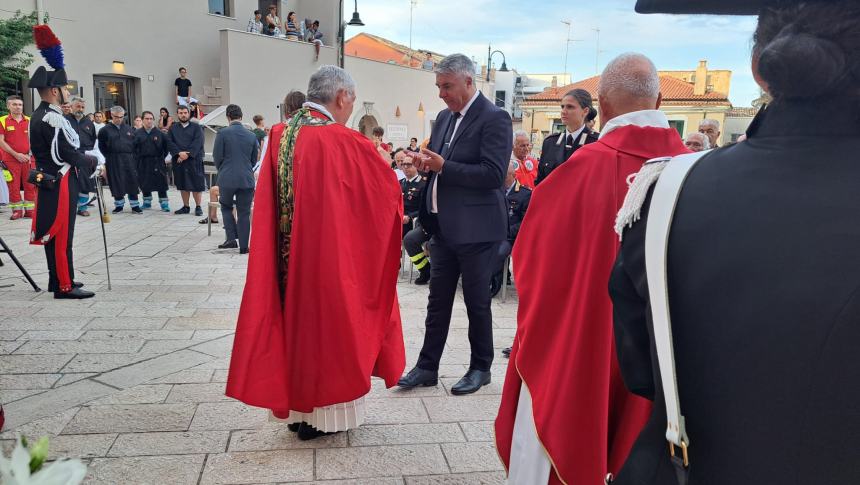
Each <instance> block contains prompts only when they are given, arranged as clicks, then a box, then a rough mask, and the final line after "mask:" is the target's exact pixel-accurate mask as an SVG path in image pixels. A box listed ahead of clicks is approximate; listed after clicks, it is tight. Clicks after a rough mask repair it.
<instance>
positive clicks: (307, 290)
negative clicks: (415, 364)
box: [227, 124, 406, 413]
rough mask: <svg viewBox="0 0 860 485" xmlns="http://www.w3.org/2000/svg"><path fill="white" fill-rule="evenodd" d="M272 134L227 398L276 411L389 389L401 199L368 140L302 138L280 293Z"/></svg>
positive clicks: (337, 135) (276, 131)
mask: <svg viewBox="0 0 860 485" xmlns="http://www.w3.org/2000/svg"><path fill="white" fill-rule="evenodd" d="M283 132H284V125H283V124H280V125H275V126H274V127H273V128H272V131H271V133H270V135H269V136H270V137H271V138H270V139H271V142H270V143H269V149H268V151H267V152H266V154H265V158H264V159H263V163H262V166H261V171H260V179H259V182H258V184H257V192H256V195H255V197H254V216H253V222H252V231H251V244H250V260H249V262H248V274H247V279H246V283H245V292H244V294H243V296H242V305H241V308H240V310H239V321H238V323H237V326H236V337H235V341H234V344H233V355H232V358H231V361H230V372H229V375H228V377H227V395H228V396H230V397H233V398H236V399H238V400H240V401H242V402H244V403H246V404H249V405H252V406H259V407H263V408H268V409H272V410H275V411H279V412H280V413H285V412H288V411H289V410H294V411H301V412H311V411H312V410H313V408H315V407H323V406H328V405H331V404H336V403H342V402H348V401H353V400H355V399H358V398H359V397H361V396H363V395H365V394H367V393H368V392H369V391H370V376H371V375H373V376H378V377H382V378H383V379H385V383H386V385H387V386H388V387H391V386H394V385H395V384H396V383H397V380H398V379H399V378H400V376H401V375H402V373H403V368H404V367H405V365H406V353H405V350H404V347H403V333H402V330H401V326H400V311H399V309H398V302H397V293H396V285H397V272H398V270H399V269H398V268H399V264H400V234H401V230H402V225H401V221H402V213H403V197H402V194H401V192H400V186H399V184H398V183H397V176H396V175H395V174H394V172H393V171H392V170H391V168H390V167H389V166H388V164H387V163H385V162H384V161H383V160H382V159H381V157H380V156H379V154H378V153H377V151H376V148H375V147H374V146H373V143H371V142H370V140H368V139H367V138H365V137H364V136H362V135H361V134H360V133H358V132H356V131H354V130H351V129H349V128H346V127H344V126H342V125H339V124H331V125H327V126H304V127H303V128H302V129H301V131H300V132H299V134H298V137H297V139H296V143H295V151H294V164H293V174H294V181H295V182H294V189H295V199H294V200H295V209H294V213H293V226H292V239H291V246H290V258H289V268H288V270H287V283H286V289H285V291H284V292H283V294H282V292H281V290H280V288H281V285H280V282H279V281H278V280H279V257H280V255H279V249H280V248H279V244H278V231H279V225H278V217H279V216H278V214H279V213H278V207H279V204H278V189H277V187H278V181H277V173H278V172H277V166H278V152H279V148H280V140H281V136H282V134H283Z"/></svg>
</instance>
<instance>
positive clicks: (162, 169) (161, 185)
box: [134, 127, 167, 193]
mask: <svg viewBox="0 0 860 485" xmlns="http://www.w3.org/2000/svg"><path fill="white" fill-rule="evenodd" d="M134 154H135V157H136V158H137V174H138V176H139V177H140V179H139V180H140V189H141V190H142V191H143V192H144V193H148V192H152V191H153V190H167V164H166V163H165V162H164V157H166V156H167V136H166V135H165V134H164V132H162V131H161V130H159V129H158V128H154V127H153V128H152V129H151V130H149V133H147V132H146V130H145V129H143V128H138V129H137V131H135V132H134Z"/></svg>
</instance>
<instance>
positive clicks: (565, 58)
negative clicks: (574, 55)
mask: <svg viewBox="0 0 860 485" xmlns="http://www.w3.org/2000/svg"><path fill="white" fill-rule="evenodd" d="M561 23H563V24H565V25H567V37H566V38H565V41H564V74H565V75H568V72H567V54H568V51H569V49H570V43H571V42H582V40H581V39H571V38H570V27H571V24H572V22H571V21H570V20H562V21H561ZM569 77H570V76H569V75H568V78H569Z"/></svg>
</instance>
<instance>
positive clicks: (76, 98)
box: [69, 96, 86, 103]
mask: <svg viewBox="0 0 860 485" xmlns="http://www.w3.org/2000/svg"><path fill="white" fill-rule="evenodd" d="M78 101H80V102H81V103H86V101H84V98H82V97H80V96H69V103H77V102H78Z"/></svg>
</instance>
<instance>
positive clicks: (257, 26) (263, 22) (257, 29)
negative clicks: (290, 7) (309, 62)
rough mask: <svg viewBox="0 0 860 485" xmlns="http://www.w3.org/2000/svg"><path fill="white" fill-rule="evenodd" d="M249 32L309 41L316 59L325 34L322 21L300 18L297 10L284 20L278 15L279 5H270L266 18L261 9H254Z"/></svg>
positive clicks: (249, 21)
mask: <svg viewBox="0 0 860 485" xmlns="http://www.w3.org/2000/svg"><path fill="white" fill-rule="evenodd" d="M245 30H246V31H247V32H251V33H253V34H261V35H268V36H271V37H280V38H284V39H287V40H292V41H298V42H307V43H309V44H313V46H314V51H315V58H314V60H315V61H316V60H318V59H319V56H320V47H321V46H322V45H323V38H324V35H323V33H322V32H320V21H319V20H313V21H312V20H311V19H304V20H299V19H298V16H297V14H296V12H290V13H288V14H287V18H286V20H284V21H283V22H282V21H281V18H280V17H278V7H277V5H274V4H272V5H269V9H268V13H267V14H266V16H265V18H264V17H263V13H262V12H260V11H259V10H254V16H253V17H252V18H251V19H250V20H248V27H247V29H245Z"/></svg>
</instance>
